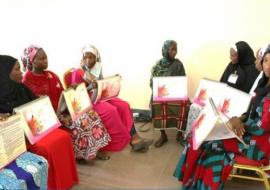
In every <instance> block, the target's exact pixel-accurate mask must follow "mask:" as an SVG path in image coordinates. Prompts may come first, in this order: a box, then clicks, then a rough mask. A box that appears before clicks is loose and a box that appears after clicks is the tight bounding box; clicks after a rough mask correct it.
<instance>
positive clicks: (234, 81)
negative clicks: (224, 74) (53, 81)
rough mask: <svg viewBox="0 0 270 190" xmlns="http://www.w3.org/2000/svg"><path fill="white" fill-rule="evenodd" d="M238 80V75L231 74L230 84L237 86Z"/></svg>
mask: <svg viewBox="0 0 270 190" xmlns="http://www.w3.org/2000/svg"><path fill="white" fill-rule="evenodd" d="M237 79H238V75H237V74H234V73H233V74H231V75H230V76H229V78H228V82H229V83H232V84H235V83H236V81H237Z"/></svg>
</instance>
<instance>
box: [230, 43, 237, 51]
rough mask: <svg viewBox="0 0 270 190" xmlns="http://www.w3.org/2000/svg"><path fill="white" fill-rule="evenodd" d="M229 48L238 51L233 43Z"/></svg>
mask: <svg viewBox="0 0 270 190" xmlns="http://www.w3.org/2000/svg"><path fill="white" fill-rule="evenodd" d="M231 48H232V49H233V50H234V51H236V52H237V51H238V50H237V47H236V45H235V44H233V45H232V46H231Z"/></svg>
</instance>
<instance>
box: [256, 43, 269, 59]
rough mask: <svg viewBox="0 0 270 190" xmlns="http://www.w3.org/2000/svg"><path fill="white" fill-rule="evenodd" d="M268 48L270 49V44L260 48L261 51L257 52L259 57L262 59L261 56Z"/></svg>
mask: <svg viewBox="0 0 270 190" xmlns="http://www.w3.org/2000/svg"><path fill="white" fill-rule="evenodd" d="M268 47H270V44H267V45H264V46H262V47H261V49H260V50H259V53H258V55H259V57H260V58H262V57H263V54H264V53H265V51H266V50H267V49H268Z"/></svg>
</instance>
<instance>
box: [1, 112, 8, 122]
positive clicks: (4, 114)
mask: <svg viewBox="0 0 270 190" xmlns="http://www.w3.org/2000/svg"><path fill="white" fill-rule="evenodd" d="M9 116H10V114H9V113H0V121H5V120H7V118H8V117H9Z"/></svg>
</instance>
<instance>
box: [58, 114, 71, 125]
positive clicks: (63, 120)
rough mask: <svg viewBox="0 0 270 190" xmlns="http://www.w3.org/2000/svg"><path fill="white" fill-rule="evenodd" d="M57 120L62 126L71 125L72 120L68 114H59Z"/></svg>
mask: <svg viewBox="0 0 270 190" xmlns="http://www.w3.org/2000/svg"><path fill="white" fill-rule="evenodd" d="M58 118H59V120H60V122H61V123H62V124H63V125H64V126H70V125H72V120H71V117H70V115H69V114H61V115H60V116H58Z"/></svg>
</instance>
